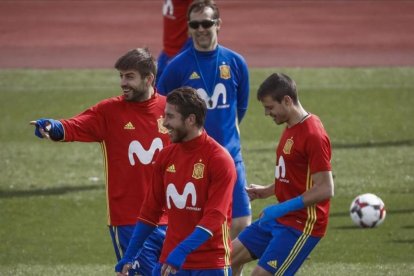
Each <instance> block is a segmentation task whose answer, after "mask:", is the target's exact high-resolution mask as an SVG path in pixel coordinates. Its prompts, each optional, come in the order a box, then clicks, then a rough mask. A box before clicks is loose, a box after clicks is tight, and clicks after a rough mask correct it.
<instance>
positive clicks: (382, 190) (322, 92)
mask: <svg viewBox="0 0 414 276" xmlns="http://www.w3.org/2000/svg"><path fill="white" fill-rule="evenodd" d="M275 71H281V72H284V73H287V74H288V75H290V76H291V77H293V79H295V80H296V82H297V84H298V88H299V93H300V99H301V102H302V104H303V106H304V107H305V108H306V109H307V110H308V111H310V112H312V113H315V114H317V115H319V116H320V117H321V119H322V121H323V122H324V125H325V128H326V129H327V131H328V133H329V135H330V137H331V141H332V145H333V160H332V164H333V173H334V176H335V197H334V198H333V200H332V209H331V218H330V224H329V229H328V233H327V236H326V237H325V238H324V239H323V240H322V241H321V242H320V244H319V245H318V246H317V248H316V249H315V250H314V252H313V253H312V254H311V256H310V258H309V260H307V261H306V262H305V264H304V266H303V267H302V268H301V270H300V271H299V273H298V275H350V274H353V275H413V274H414V261H413V260H414V200H413V199H414V123H413V118H414V108H413V106H414V68H375V69H373V68H353V69H339V68H329V69H260V70H258V69H257V70H251V91H252V92H251V99H250V106H249V110H248V113H247V115H246V118H245V120H244V121H243V123H242V125H241V134H242V145H243V155H244V159H245V163H246V167H247V174H248V180H249V182H251V183H259V184H262V183H263V184H267V183H270V182H272V181H273V175H274V163H275V160H274V158H275V157H274V148H275V145H276V143H277V141H278V138H279V135H280V133H281V131H282V128H283V127H280V126H279V127H277V126H275V125H274V123H273V122H272V121H271V119H269V118H265V117H264V112H263V109H262V107H261V106H260V104H259V103H258V102H257V100H256V98H255V97H256V95H255V93H256V90H257V87H258V85H259V84H260V82H261V81H262V80H263V79H264V78H265V77H266V76H267V75H268V74H270V73H271V72H275ZM119 90H120V89H119V87H118V74H117V73H116V72H115V71H113V70H50V71H49V70H36V71H35V70H0V91H1V96H2V98H1V102H0V118H1V119H0V120H1V125H0V156H1V158H0V168H1V174H0V221H1V227H0V239H1V240H0V275H48V274H53V275H114V273H113V266H114V264H115V256H114V253H113V249H112V245H111V242H110V238H109V235H108V230H107V228H106V200H105V189H104V179H103V164H102V156H101V152H100V146H99V145H98V144H96V143H91V144H81V143H67V144H60V143H51V142H49V141H43V140H40V139H37V138H36V137H35V136H34V135H33V127H31V126H29V121H30V120H33V119H37V118H41V117H50V118H64V117H70V116H73V115H75V114H77V113H79V112H80V111H82V110H84V109H85V108H87V107H89V106H90V105H92V104H94V103H96V102H97V101H99V100H101V99H104V98H106V97H109V96H113V95H117V94H118V93H119ZM366 192H371V193H375V194H377V195H378V196H380V197H381V198H382V199H383V201H384V202H385V204H386V208H387V218H386V219H385V222H384V224H383V225H381V226H380V227H378V228H375V229H359V228H356V227H354V226H353V224H352V222H351V220H350V218H349V215H348V209H349V205H350V203H351V201H352V199H353V198H354V197H355V196H357V195H358V194H362V193H366ZM270 202H271V200H265V201H262V202H259V201H258V202H256V201H254V202H253V203H252V206H253V211H254V214H255V216H257V214H258V213H259V212H260V210H261V209H262V208H263V206H264V205H266V204H269V203H270ZM253 265H254V263H252V264H251V265H249V266H247V267H246V272H249V271H251V268H252V267H253Z"/></svg>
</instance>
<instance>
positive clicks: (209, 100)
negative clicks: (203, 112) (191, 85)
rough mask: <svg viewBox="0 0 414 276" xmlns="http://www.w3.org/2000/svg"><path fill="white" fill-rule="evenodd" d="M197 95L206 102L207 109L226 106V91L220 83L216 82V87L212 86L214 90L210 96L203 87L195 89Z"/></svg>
mask: <svg viewBox="0 0 414 276" xmlns="http://www.w3.org/2000/svg"><path fill="white" fill-rule="evenodd" d="M197 93H198V95H199V96H200V97H201V98H202V99H203V100H204V101H205V102H206V104H207V108H208V109H214V108H216V107H218V108H226V107H228V105H227V92H226V87H225V86H224V84H222V83H218V84H217V85H216V87H214V92H213V95H211V97H210V96H209V95H208V94H207V92H206V90H204V89H203V88H199V89H197ZM220 96H221V104H219V102H218V101H219V98H220Z"/></svg>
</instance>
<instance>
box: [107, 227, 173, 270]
mask: <svg viewBox="0 0 414 276" xmlns="http://www.w3.org/2000/svg"><path fill="white" fill-rule="evenodd" d="M166 228H167V226H166V225H162V226H158V227H157V228H155V230H154V231H153V232H152V233H151V235H150V236H149V237H148V238H147V239H146V240H145V242H144V245H143V246H142V248H141V249H140V251H138V254H137V255H136V256H135V258H134V263H133V265H132V269H131V270H129V275H151V273H152V270H153V268H154V266H155V265H156V264H157V263H158V259H159V257H160V254H161V249H162V244H163V242H164V239H165V231H166ZM134 229H135V225H126V226H109V233H110V234H111V238H112V243H113V246H114V249H115V254H116V258H117V259H118V261H119V260H120V259H121V258H122V256H123V254H124V252H125V251H126V249H127V248H128V243H129V240H130V239H131V236H132V233H133V232H134Z"/></svg>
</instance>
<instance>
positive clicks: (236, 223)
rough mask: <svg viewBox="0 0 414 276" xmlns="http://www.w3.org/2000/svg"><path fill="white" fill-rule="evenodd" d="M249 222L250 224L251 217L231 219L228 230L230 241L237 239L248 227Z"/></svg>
mask: <svg viewBox="0 0 414 276" xmlns="http://www.w3.org/2000/svg"><path fill="white" fill-rule="evenodd" d="M251 222H252V217H251V216H245V217H238V218H233V220H232V222H231V229H230V236H231V239H232V240H234V239H235V238H237V236H238V235H239V233H240V232H241V231H242V230H243V229H244V228H246V227H247V226H249V225H250V223H251Z"/></svg>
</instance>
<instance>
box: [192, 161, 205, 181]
mask: <svg viewBox="0 0 414 276" xmlns="http://www.w3.org/2000/svg"><path fill="white" fill-rule="evenodd" d="M203 175H204V164H203V163H196V164H194V169H193V178H195V179H201V178H203Z"/></svg>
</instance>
